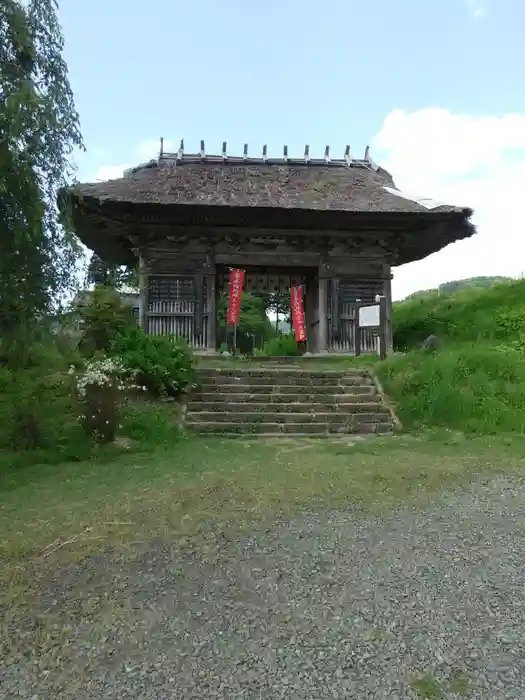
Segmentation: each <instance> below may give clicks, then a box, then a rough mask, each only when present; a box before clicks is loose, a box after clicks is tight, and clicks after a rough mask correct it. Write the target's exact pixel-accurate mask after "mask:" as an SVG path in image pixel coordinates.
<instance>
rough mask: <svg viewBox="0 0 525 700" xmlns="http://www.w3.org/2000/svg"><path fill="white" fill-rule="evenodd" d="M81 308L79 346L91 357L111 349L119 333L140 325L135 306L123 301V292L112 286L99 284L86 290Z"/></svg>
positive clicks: (79, 306) (79, 309)
mask: <svg viewBox="0 0 525 700" xmlns="http://www.w3.org/2000/svg"><path fill="white" fill-rule="evenodd" d="M77 312H78V314H79V316H80V322H81V332H82V337H81V340H80V343H79V349H80V351H81V352H82V354H83V355H84V357H88V358H89V357H94V356H95V355H96V354H97V353H99V352H107V351H108V350H109V348H110V347H111V345H112V343H113V342H114V340H115V338H116V337H117V336H118V335H122V334H125V333H127V332H128V331H130V330H131V329H132V328H134V327H136V325H137V324H136V321H135V318H134V316H133V309H132V308H131V306H129V305H128V304H123V303H122V300H121V298H120V295H119V293H118V292H117V291H115V290H114V289H111V288H109V287H104V286H98V287H95V289H94V290H93V291H92V292H88V293H86V298H85V300H84V301H83V302H81V303H80V304H78V305H77Z"/></svg>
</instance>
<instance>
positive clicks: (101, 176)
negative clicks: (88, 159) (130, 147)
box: [89, 139, 175, 182]
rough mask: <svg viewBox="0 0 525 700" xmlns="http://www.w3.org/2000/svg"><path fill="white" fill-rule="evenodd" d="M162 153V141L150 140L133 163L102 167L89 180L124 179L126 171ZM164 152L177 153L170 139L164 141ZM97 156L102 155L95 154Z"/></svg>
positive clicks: (143, 145) (142, 144) (140, 148)
mask: <svg viewBox="0 0 525 700" xmlns="http://www.w3.org/2000/svg"><path fill="white" fill-rule="evenodd" d="M159 151H160V139H157V140H156V141H155V140H153V139H150V140H149V141H144V142H143V143H141V144H140V146H139V147H138V149H137V156H136V158H135V159H134V162H133V163H126V164H125V165H101V166H100V167H99V168H98V170H97V171H96V172H95V174H94V175H93V176H92V177H90V178H89V181H90V182H99V181H104V180H115V179H116V178H119V177H122V175H123V174H124V170H126V169H127V168H131V167H133V166H135V165H138V164H139V163H141V162H144V161H148V160H151V159H152V158H157V157H158V155H159ZM164 151H166V152H169V151H175V144H174V142H173V141H171V140H170V139H165V140H164ZM95 155H98V156H99V155H100V154H99V153H95Z"/></svg>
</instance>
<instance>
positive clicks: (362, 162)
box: [156, 137, 379, 172]
mask: <svg viewBox="0 0 525 700" xmlns="http://www.w3.org/2000/svg"><path fill="white" fill-rule="evenodd" d="M169 143H170V141H169V139H164V137H161V139H160V151H159V155H158V158H157V160H156V163H157V164H160V163H161V162H162V163H164V162H170V161H171V162H173V161H175V162H176V163H182V162H184V163H185V164H191V163H195V164H196V163H209V164H213V163H215V164H219V163H237V164H241V163H244V164H246V165H248V164H251V165H301V164H302V165H308V166H309V167H320V166H330V167H334V168H341V167H347V168H369V169H371V170H374V171H376V172H377V171H378V170H379V166H378V165H377V164H376V163H375V162H374V161H373V160H372V157H371V156H370V147H369V146H367V147H366V149H365V155H364V158H355V157H354V156H352V154H351V151H350V146H349V145H348V144H347V145H346V146H345V150H344V155H343V157H342V158H333V159H332V158H331V157H330V146H329V145H327V146H326V147H325V149H324V156H323V157H322V158H316V157H312V156H311V153H310V146H309V145H308V144H306V145H305V147H304V153H303V155H302V156H299V157H293V156H292V157H291V156H290V154H289V147H288V145H287V144H285V145H284V146H283V154H282V156H281V157H275V158H274V157H269V156H268V146H267V144H264V146H263V148H262V156H259V157H257V156H249V155H248V144H247V143H245V144H244V146H243V151H242V154H240V155H236V156H232V155H228V153H227V142H226V141H223V142H222V151H221V152H220V154H218V155H213V154H211V153H210V154H207V153H206V149H205V146H204V141H203V140H201V142H200V149H199V150H198V151H197V152H194V153H185V152H184V139H181V141H180V146H179V149H178V151H176V152H172V153H170V152H169V151H167V150H166V146H167V145H168V144H169ZM168 147H169V146H168Z"/></svg>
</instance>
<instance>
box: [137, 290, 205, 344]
mask: <svg viewBox="0 0 525 700" xmlns="http://www.w3.org/2000/svg"><path fill="white" fill-rule="evenodd" d="M147 323H148V327H147V331H148V333H149V334H150V335H175V336H177V337H179V338H183V339H184V340H185V341H186V342H187V343H188V344H189V345H191V346H192V347H194V348H197V349H204V348H206V347H207V342H208V310H207V309H205V311H204V313H203V314H202V324H201V329H200V333H197V332H196V329H195V314H194V302H193V301H158V302H150V303H149V304H148V315H147Z"/></svg>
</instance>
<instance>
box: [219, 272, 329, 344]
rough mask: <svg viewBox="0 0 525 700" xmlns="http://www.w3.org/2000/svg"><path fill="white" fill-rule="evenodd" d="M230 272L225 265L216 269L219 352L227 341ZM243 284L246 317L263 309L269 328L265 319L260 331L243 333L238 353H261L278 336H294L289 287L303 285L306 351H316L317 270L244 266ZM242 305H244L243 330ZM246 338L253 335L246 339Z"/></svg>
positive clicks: (240, 327) (239, 339) (240, 337)
mask: <svg viewBox="0 0 525 700" xmlns="http://www.w3.org/2000/svg"><path fill="white" fill-rule="evenodd" d="M230 269H231V268H229V267H226V266H222V267H218V269H217V287H216V289H217V297H218V298H217V309H218V324H217V327H218V333H217V349H224V347H225V343H226V342H227V325H226V323H225V308H227V304H228V292H229V283H230ZM242 269H244V271H245V277H244V285H243V300H244V308H245V309H246V307H248V309H249V311H248V310H246V311H245V319H246V314H247V313H251V314H256V313H257V311H258V309H259V308H261V309H262V310H263V311H262V314H264V316H265V318H266V324H267V328H266V330H265V329H264V328H263V325H262V324H263V323H264V318H263V319H262V321H261V326H260V328H259V329H258V330H259V332H255V333H252V334H247V333H245V332H241V333H240V334H239V336H238V347H239V351H240V352H242V353H244V354H253V352H254V351H257V350H262V348H263V346H264V343H265V341H267V340H270V339H271V338H272V337H277V336H278V335H279V334H286V333H287V332H288V333H292V327H291V318H290V316H291V314H290V288H291V287H295V286H300V287H302V289H303V304H304V312H305V319H306V332H307V342H306V344H305V347H304V348H303V351H304V350H306V349H308V350H310V351H312V350H313V348H312V343H314V341H315V331H316V325H317V318H316V316H317V292H318V290H317V280H318V270H317V268H284V267H283V268H280V267H271V268H269V267H258V266H245V267H244V268H242ZM242 321H243V306H241V322H240V324H239V330H241V329H242V325H243V324H242ZM246 335H251V337H250V338H247V337H246Z"/></svg>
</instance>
